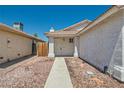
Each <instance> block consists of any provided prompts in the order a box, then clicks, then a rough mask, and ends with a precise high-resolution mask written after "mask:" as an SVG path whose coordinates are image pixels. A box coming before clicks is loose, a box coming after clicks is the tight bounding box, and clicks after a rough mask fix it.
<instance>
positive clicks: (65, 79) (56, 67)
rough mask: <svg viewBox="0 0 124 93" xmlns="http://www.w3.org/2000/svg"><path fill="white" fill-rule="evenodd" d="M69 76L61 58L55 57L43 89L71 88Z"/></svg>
mask: <svg viewBox="0 0 124 93" xmlns="http://www.w3.org/2000/svg"><path fill="white" fill-rule="evenodd" d="M72 87H73V86H72V82H71V79H70V75H69V72H68V69H67V66H66V63H65V59H64V58H63V57H56V58H55V62H54V64H53V66H52V69H51V72H50V74H49V76H48V79H47V81H46V84H45V88H72Z"/></svg>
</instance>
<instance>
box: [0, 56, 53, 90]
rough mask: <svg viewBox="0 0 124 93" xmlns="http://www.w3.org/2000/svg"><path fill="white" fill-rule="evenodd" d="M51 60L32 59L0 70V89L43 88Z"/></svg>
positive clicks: (42, 58) (43, 58) (46, 58)
mask: <svg viewBox="0 0 124 93" xmlns="http://www.w3.org/2000/svg"><path fill="white" fill-rule="evenodd" d="M53 60H54V59H53V58H48V57H34V58H30V59H28V61H22V62H20V63H16V64H14V65H11V66H9V67H7V68H0V87H1V88H10V87H11V88H43V87H44V84H45V82H46V79H47V77H48V75H49V72H50V70H51V67H52V64H53Z"/></svg>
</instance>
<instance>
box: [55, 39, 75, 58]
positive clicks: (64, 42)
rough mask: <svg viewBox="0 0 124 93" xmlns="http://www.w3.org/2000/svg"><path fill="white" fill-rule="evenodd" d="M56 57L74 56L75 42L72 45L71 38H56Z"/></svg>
mask: <svg viewBox="0 0 124 93" xmlns="http://www.w3.org/2000/svg"><path fill="white" fill-rule="evenodd" d="M54 40H55V41H54V43H55V48H54V51H55V56H73V54H74V42H73V43H70V42H69V38H55V39H54Z"/></svg>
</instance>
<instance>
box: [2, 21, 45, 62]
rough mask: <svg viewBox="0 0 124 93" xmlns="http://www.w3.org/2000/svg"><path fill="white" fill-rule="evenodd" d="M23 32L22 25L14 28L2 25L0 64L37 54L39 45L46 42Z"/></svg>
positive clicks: (16, 24)
mask: <svg viewBox="0 0 124 93" xmlns="http://www.w3.org/2000/svg"><path fill="white" fill-rule="evenodd" d="M22 30H23V24H22V23H14V24H13V27H9V26H7V25H4V24H2V23H0V63H4V62H8V61H11V60H14V59H17V58H20V57H24V56H27V55H31V54H36V53H37V49H36V48H37V47H36V45H37V43H38V42H44V41H43V40H41V39H39V38H36V37H34V36H31V35H28V34H26V33H25V32H23V31H22Z"/></svg>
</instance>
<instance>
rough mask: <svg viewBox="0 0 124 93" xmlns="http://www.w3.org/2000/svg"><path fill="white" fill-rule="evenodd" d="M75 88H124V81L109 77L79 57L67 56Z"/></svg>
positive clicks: (66, 59)
mask: <svg viewBox="0 0 124 93" xmlns="http://www.w3.org/2000/svg"><path fill="white" fill-rule="evenodd" d="M65 61H66V64H67V67H68V70H69V73H70V77H71V80H72V84H73V87H74V88H101V87H103V88H123V87H124V83H121V82H119V81H117V80H116V79H113V78H112V77H109V76H108V75H106V74H104V73H102V72H100V71H99V70H98V69H96V68H94V67H93V66H91V65H89V64H88V63H86V62H84V61H83V60H81V59H79V58H65Z"/></svg>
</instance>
